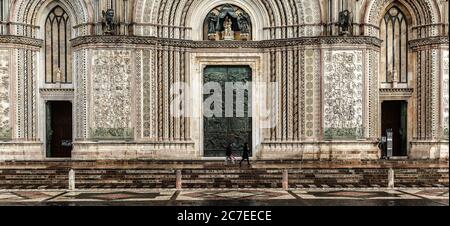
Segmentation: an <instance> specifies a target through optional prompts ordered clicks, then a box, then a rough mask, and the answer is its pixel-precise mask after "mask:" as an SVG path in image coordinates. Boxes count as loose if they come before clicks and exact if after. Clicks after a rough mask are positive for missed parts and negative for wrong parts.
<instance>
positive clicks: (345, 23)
mask: <svg viewBox="0 0 450 226" xmlns="http://www.w3.org/2000/svg"><path fill="white" fill-rule="evenodd" d="M352 23H353V22H352V18H351V13H350V11H348V10H344V11H342V12H340V13H339V24H338V25H339V28H340V29H339V30H340V31H339V34H340V35H350V28H351V27H352Z"/></svg>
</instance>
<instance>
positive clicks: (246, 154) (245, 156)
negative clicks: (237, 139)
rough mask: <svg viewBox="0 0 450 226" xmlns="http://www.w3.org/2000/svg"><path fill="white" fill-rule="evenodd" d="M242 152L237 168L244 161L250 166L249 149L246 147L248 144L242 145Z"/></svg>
mask: <svg viewBox="0 0 450 226" xmlns="http://www.w3.org/2000/svg"><path fill="white" fill-rule="evenodd" d="M242 151H243V152H242V160H241V161H240V162H239V166H241V165H242V162H243V161H244V160H247V163H248V165H250V148H249V147H248V143H245V144H244V148H243V149H242Z"/></svg>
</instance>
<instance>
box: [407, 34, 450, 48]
mask: <svg viewBox="0 0 450 226" xmlns="http://www.w3.org/2000/svg"><path fill="white" fill-rule="evenodd" d="M448 43H449V41H448V37H447V36H437V37H429V38H420V39H414V40H410V41H409V47H410V48H412V49H417V48H420V47H426V46H433V45H448Z"/></svg>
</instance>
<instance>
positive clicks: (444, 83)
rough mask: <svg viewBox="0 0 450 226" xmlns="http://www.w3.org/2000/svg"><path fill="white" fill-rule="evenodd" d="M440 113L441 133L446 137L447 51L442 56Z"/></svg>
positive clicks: (447, 111)
mask: <svg viewBox="0 0 450 226" xmlns="http://www.w3.org/2000/svg"><path fill="white" fill-rule="evenodd" d="M442 70H443V79H442V108H443V109H442V114H443V122H442V123H443V125H442V128H443V134H444V137H445V138H446V139H448V136H449V52H448V50H445V51H444V54H443V56H442Z"/></svg>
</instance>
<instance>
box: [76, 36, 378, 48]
mask: <svg viewBox="0 0 450 226" xmlns="http://www.w3.org/2000/svg"><path fill="white" fill-rule="evenodd" d="M99 44H115V45H117V44H126V45H161V46H174V47H184V48H273V47H288V46H299V45H331V44H342V45H371V46H374V47H380V46H381V40H380V39H378V38H375V37H368V36H355V37H302V38H291V39H276V40H264V41H224V42H214V41H192V40H184V39H165V38H156V37H144V36H84V37H78V38H75V39H73V40H72V45H73V46H74V47H78V46H84V45H87V46H89V45H99Z"/></svg>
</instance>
